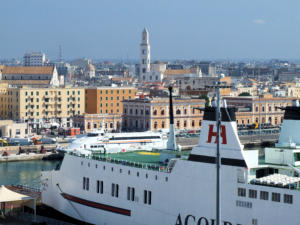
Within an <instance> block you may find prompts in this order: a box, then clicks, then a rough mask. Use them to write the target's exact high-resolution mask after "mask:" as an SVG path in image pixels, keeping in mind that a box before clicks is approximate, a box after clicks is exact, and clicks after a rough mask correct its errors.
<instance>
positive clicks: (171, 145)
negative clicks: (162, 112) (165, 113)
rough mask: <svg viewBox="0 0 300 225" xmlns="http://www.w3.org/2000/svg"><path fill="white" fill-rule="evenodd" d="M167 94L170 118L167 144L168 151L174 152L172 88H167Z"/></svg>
mask: <svg viewBox="0 0 300 225" xmlns="http://www.w3.org/2000/svg"><path fill="white" fill-rule="evenodd" d="M168 89H169V92H170V95H169V97H170V100H169V101H170V102H169V104H170V106H169V117H170V131H169V139H168V144H167V149H168V150H176V149H177V147H176V139H175V129H174V113H173V100H172V89H173V88H172V86H169V88H168Z"/></svg>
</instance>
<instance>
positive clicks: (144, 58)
mask: <svg viewBox="0 0 300 225" xmlns="http://www.w3.org/2000/svg"><path fill="white" fill-rule="evenodd" d="M140 46H141V47H140V81H146V80H147V73H149V72H150V44H149V32H148V30H147V29H146V28H144V30H143V32H142V42H141V45H140Z"/></svg>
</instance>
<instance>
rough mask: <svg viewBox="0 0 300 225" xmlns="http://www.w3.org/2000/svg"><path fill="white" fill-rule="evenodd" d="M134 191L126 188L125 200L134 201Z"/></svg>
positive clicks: (131, 188)
mask: <svg viewBox="0 0 300 225" xmlns="http://www.w3.org/2000/svg"><path fill="white" fill-rule="evenodd" d="M134 196H135V189H134V188H133V187H127V200H128V201H134V198H135V197H134Z"/></svg>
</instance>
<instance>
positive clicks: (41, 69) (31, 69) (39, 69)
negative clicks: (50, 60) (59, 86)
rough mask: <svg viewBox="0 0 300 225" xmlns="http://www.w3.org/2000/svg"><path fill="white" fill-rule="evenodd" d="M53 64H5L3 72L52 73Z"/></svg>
mask: <svg viewBox="0 0 300 225" xmlns="http://www.w3.org/2000/svg"><path fill="white" fill-rule="evenodd" d="M53 69H54V66H5V67H4V68H3V71H2V73H3V74H30V75H33V74H37V75H41V74H53Z"/></svg>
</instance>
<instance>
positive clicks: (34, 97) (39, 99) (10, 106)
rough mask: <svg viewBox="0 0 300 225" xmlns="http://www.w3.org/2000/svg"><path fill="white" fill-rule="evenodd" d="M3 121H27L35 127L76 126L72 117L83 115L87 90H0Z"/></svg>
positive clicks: (14, 88) (11, 88) (3, 87)
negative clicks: (56, 124)
mask: <svg viewBox="0 0 300 225" xmlns="http://www.w3.org/2000/svg"><path fill="white" fill-rule="evenodd" d="M0 103H1V104H0V118H1V119H12V120H16V121H27V122H28V123H30V125H31V126H32V127H41V126H43V124H44V123H47V122H49V123H51V122H58V123H60V124H61V125H62V126H66V127H70V126H72V117H73V116H76V115H83V113H84V109H85V107H84V106H85V98H84V88H80V87H63V88H62V87H61V88H55V87H48V88H35V87H26V86H24V87H10V86H7V87H5V86H2V87H0Z"/></svg>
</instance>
